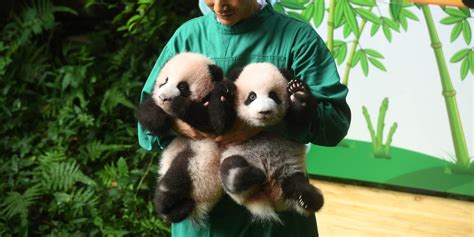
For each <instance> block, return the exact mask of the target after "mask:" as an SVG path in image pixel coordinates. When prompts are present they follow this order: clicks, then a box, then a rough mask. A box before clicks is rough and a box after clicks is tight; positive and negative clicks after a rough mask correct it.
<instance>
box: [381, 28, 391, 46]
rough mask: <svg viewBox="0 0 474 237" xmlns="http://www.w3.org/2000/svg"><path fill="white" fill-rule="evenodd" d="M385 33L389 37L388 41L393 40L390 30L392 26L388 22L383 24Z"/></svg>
mask: <svg viewBox="0 0 474 237" xmlns="http://www.w3.org/2000/svg"><path fill="white" fill-rule="evenodd" d="M382 29H383V33H384V35H385V37H386V38H387V40H388V42H390V43H391V42H392V32H391V31H390V27H388V26H387V24H384V25H383V26H382Z"/></svg>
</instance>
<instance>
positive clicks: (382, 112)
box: [377, 98, 388, 145]
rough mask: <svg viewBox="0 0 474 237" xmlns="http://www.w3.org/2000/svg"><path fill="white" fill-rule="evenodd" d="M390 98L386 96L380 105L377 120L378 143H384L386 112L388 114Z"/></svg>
mask: <svg viewBox="0 0 474 237" xmlns="http://www.w3.org/2000/svg"><path fill="white" fill-rule="evenodd" d="M387 109H388V99H387V98H385V99H383V101H382V104H381V105H380V110H379V118H378V120H377V144H379V145H382V144H383V140H382V139H383V129H384V127H385V114H387Z"/></svg>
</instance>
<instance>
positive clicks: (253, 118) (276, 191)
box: [221, 63, 308, 222]
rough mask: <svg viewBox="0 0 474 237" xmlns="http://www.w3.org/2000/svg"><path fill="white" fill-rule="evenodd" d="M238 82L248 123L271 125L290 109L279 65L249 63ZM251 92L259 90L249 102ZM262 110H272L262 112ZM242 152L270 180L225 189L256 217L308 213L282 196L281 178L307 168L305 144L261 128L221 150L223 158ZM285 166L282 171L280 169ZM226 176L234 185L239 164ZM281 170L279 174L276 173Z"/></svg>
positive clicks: (240, 102)
mask: <svg viewBox="0 0 474 237" xmlns="http://www.w3.org/2000/svg"><path fill="white" fill-rule="evenodd" d="M235 84H236V86H237V102H236V108H237V115H238V117H239V118H240V119H242V120H243V121H245V122H247V123H248V124H249V125H252V126H256V127H268V126H271V125H274V124H275V123H278V122H280V121H281V120H282V119H283V117H284V116H285V114H286V111H287V110H288V106H289V105H288V102H287V101H288V92H287V85H288V80H287V79H286V78H284V76H283V75H282V74H281V73H280V71H279V69H278V68H277V67H276V66H274V65H272V64H270V63H254V64H249V65H247V66H246V67H244V69H243V70H242V72H241V73H240V75H239V76H238V78H237V79H236V81H235ZM271 91H273V92H275V93H276V94H277V95H278V97H279V98H280V100H281V104H277V103H275V101H274V100H273V99H271V98H270V97H269V92H271ZM250 92H254V93H255V94H256V99H255V100H254V101H253V102H252V103H250V104H249V105H245V101H246V100H247V97H248V95H249V93H250ZM262 111H270V112H271V113H268V114H266V115H265V114H262V113H260V112H262ZM233 155H240V156H243V157H245V159H246V161H248V162H249V164H251V165H252V166H254V167H256V168H258V169H260V170H262V171H264V173H265V174H266V175H267V183H266V184H265V185H264V187H263V188H262V187H255V188H253V189H251V190H246V191H245V192H241V193H235V192H232V190H226V191H227V192H228V194H229V196H230V197H231V198H232V199H234V200H235V201H236V202H237V203H239V204H242V205H244V206H245V207H246V208H247V209H248V210H249V211H250V212H251V213H252V216H253V217H254V218H255V220H257V221H263V222H267V221H277V222H280V221H281V220H280V218H279V217H278V214H277V211H283V210H289V209H292V210H296V211H297V212H298V213H300V214H308V213H306V211H305V210H304V209H303V208H301V207H300V206H299V205H298V203H297V202H294V201H286V200H284V199H283V195H282V190H281V186H280V183H279V182H280V181H281V180H280V179H281V178H284V177H288V176H290V175H291V174H294V173H298V172H305V171H306V166H305V145H304V144H299V143H295V142H291V141H289V140H286V139H283V138H281V137H280V136H278V135H274V134H271V133H267V132H262V133H261V134H259V135H257V136H256V137H254V138H252V139H250V140H248V141H246V142H244V143H241V144H237V145H233V146H230V147H228V148H227V149H226V150H225V151H223V153H222V157H223V159H222V161H221V162H223V161H224V160H225V159H226V158H227V157H230V156H233ZM281 169H283V172H282V171H281ZM230 171H231V172H230V174H231V175H229V176H228V177H227V178H228V180H225V182H226V184H230V186H231V187H232V183H233V181H232V179H233V177H235V176H233V175H232V174H233V173H237V172H238V168H236V169H235V170H234V169H231V170H230ZM274 174H278V177H276V178H275V177H274V176H273V175H274Z"/></svg>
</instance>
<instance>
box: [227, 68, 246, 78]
mask: <svg viewBox="0 0 474 237" xmlns="http://www.w3.org/2000/svg"><path fill="white" fill-rule="evenodd" d="M242 70H244V68H242V67H236V68H234V69H232V70H231V71H230V72H229V74H227V79H229V80H231V81H235V80H237V78H239V76H240V73H241V72H242Z"/></svg>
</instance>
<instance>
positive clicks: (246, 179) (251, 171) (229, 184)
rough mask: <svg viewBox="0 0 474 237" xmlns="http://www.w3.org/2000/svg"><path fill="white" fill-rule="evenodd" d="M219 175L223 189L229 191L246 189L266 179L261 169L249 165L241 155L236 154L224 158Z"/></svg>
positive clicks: (235, 191)
mask: <svg viewBox="0 0 474 237" xmlns="http://www.w3.org/2000/svg"><path fill="white" fill-rule="evenodd" d="M220 175H221V180H222V184H223V186H224V189H225V190H227V191H228V192H230V193H239V192H242V191H246V190H248V189H250V188H252V187H255V186H257V185H261V184H263V183H265V182H266V180H267V178H266V176H265V173H264V172H263V171H262V170H259V169H258V168H256V167H254V166H251V165H250V164H249V163H248V162H247V161H246V160H245V159H244V158H243V157H242V156H238V155H234V156H229V157H227V158H225V159H224V161H223V162H222V164H221V170H220Z"/></svg>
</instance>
